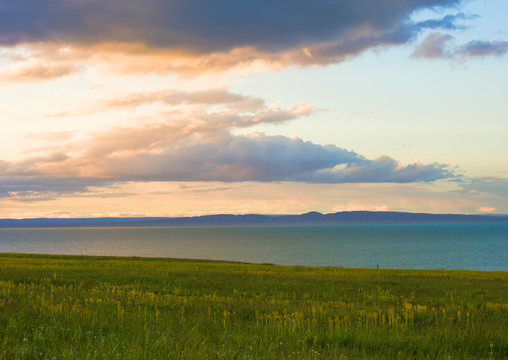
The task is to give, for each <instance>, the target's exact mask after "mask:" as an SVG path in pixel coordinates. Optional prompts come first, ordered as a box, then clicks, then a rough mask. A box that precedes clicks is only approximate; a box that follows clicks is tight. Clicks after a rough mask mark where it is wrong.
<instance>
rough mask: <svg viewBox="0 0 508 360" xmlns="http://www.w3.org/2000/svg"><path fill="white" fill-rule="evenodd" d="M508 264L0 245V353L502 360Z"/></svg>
mask: <svg viewBox="0 0 508 360" xmlns="http://www.w3.org/2000/svg"><path fill="white" fill-rule="evenodd" d="M507 294H508V273H507V272H479V271H444V270H389V269H348V268H313V267H286V266H274V265H254V264H242V263H227V262H212V261H194V260H173V259H141V258H111V257H73V256H41V255H21V254H0V332H1V333H0V358H1V359H508V331H507V329H508V300H507Z"/></svg>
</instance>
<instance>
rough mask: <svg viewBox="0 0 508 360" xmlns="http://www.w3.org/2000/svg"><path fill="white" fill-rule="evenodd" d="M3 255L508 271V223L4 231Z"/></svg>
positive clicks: (1, 236)
mask: <svg viewBox="0 0 508 360" xmlns="http://www.w3.org/2000/svg"><path fill="white" fill-rule="evenodd" d="M0 252H21V253H44V254H75V255H114V256H147V257H173V258H193V259H212V260H230V261H242V262H254V263H273V264H281V265H312V266H316V265H317V266H344V267H376V265H379V266H380V267H385V268H429V269H435V268H446V269H475V270H505V271H506V270H508V260H507V259H508V223H493V224H410V225H407V224H405V225H329V226H296V227H294V226H293V227H291V226H215V227H131V228H50V229H0Z"/></svg>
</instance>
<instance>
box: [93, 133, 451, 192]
mask: <svg viewBox="0 0 508 360" xmlns="http://www.w3.org/2000/svg"><path fill="white" fill-rule="evenodd" d="M96 164H98V165H99V166H100V168H97V167H96V168H95V169H93V170H88V171H92V172H95V173H96V174H97V175H98V176H100V177H109V178H115V179H123V180H125V181H223V182H234V181H261V182H269V181H298V182H310V183H349V182H366V183H381V182H397V183H407V182H418V181H434V180H438V179H443V178H449V177H453V176H454V175H453V173H452V171H451V170H450V169H449V168H448V167H447V166H445V165H441V164H431V165H421V164H412V165H407V166H402V165H401V164H399V163H398V162H397V161H395V160H394V159H392V158H389V157H381V158H379V159H375V160H369V159H365V158H364V157H362V156H361V155H359V154H357V153H355V152H352V151H348V150H345V149H341V148H338V147H336V146H333V145H326V146H323V145H317V144H314V143H312V142H308V141H307V142H305V141H303V140H301V139H298V138H288V137H284V136H266V135H263V134H256V135H253V136H233V135H231V134H229V133H228V132H225V131H221V132H215V133H211V134H194V135H192V136H189V137H186V138H183V139H179V140H177V141H175V142H173V143H171V144H169V145H168V146H167V148H166V149H165V150H164V151H163V152H158V153H150V152H137V153H132V154H117V155H115V156H108V157H105V158H101V159H100V160H98V161H97V162H96Z"/></svg>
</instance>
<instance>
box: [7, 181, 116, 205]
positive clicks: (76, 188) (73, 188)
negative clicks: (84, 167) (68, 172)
mask: <svg viewBox="0 0 508 360" xmlns="http://www.w3.org/2000/svg"><path fill="white" fill-rule="evenodd" d="M115 182H116V181H113V180H111V179H99V178H87V177H76V176H55V175H9V176H6V175H0V198H11V199H15V200H17V201H44V200H51V199H56V198H58V197H59V196H61V195H64V194H74V193H83V192H88V191H90V188H91V187H94V186H111V185H112V184H113V183H115Z"/></svg>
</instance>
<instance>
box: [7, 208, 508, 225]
mask: <svg viewBox="0 0 508 360" xmlns="http://www.w3.org/2000/svg"><path fill="white" fill-rule="evenodd" d="M466 222H474V223H480V222H481V223H486V222H489V223H492V222H508V215H459V214H426V213H407V212H393V211H343V212H337V213H332V214H321V213H319V212H315V211H312V212H308V213H305V214H301V215H258V214H248V215H232V214H223V215H205V216H194V217H129V218H124V217H122V218H115V217H104V218H65V219H62V218H59V219H49V218H40V219H0V228H8V227H32V228H34V227H108V226H200V225H201V226H204V225H206V226H213V225H327V224H412V223H466Z"/></svg>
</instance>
